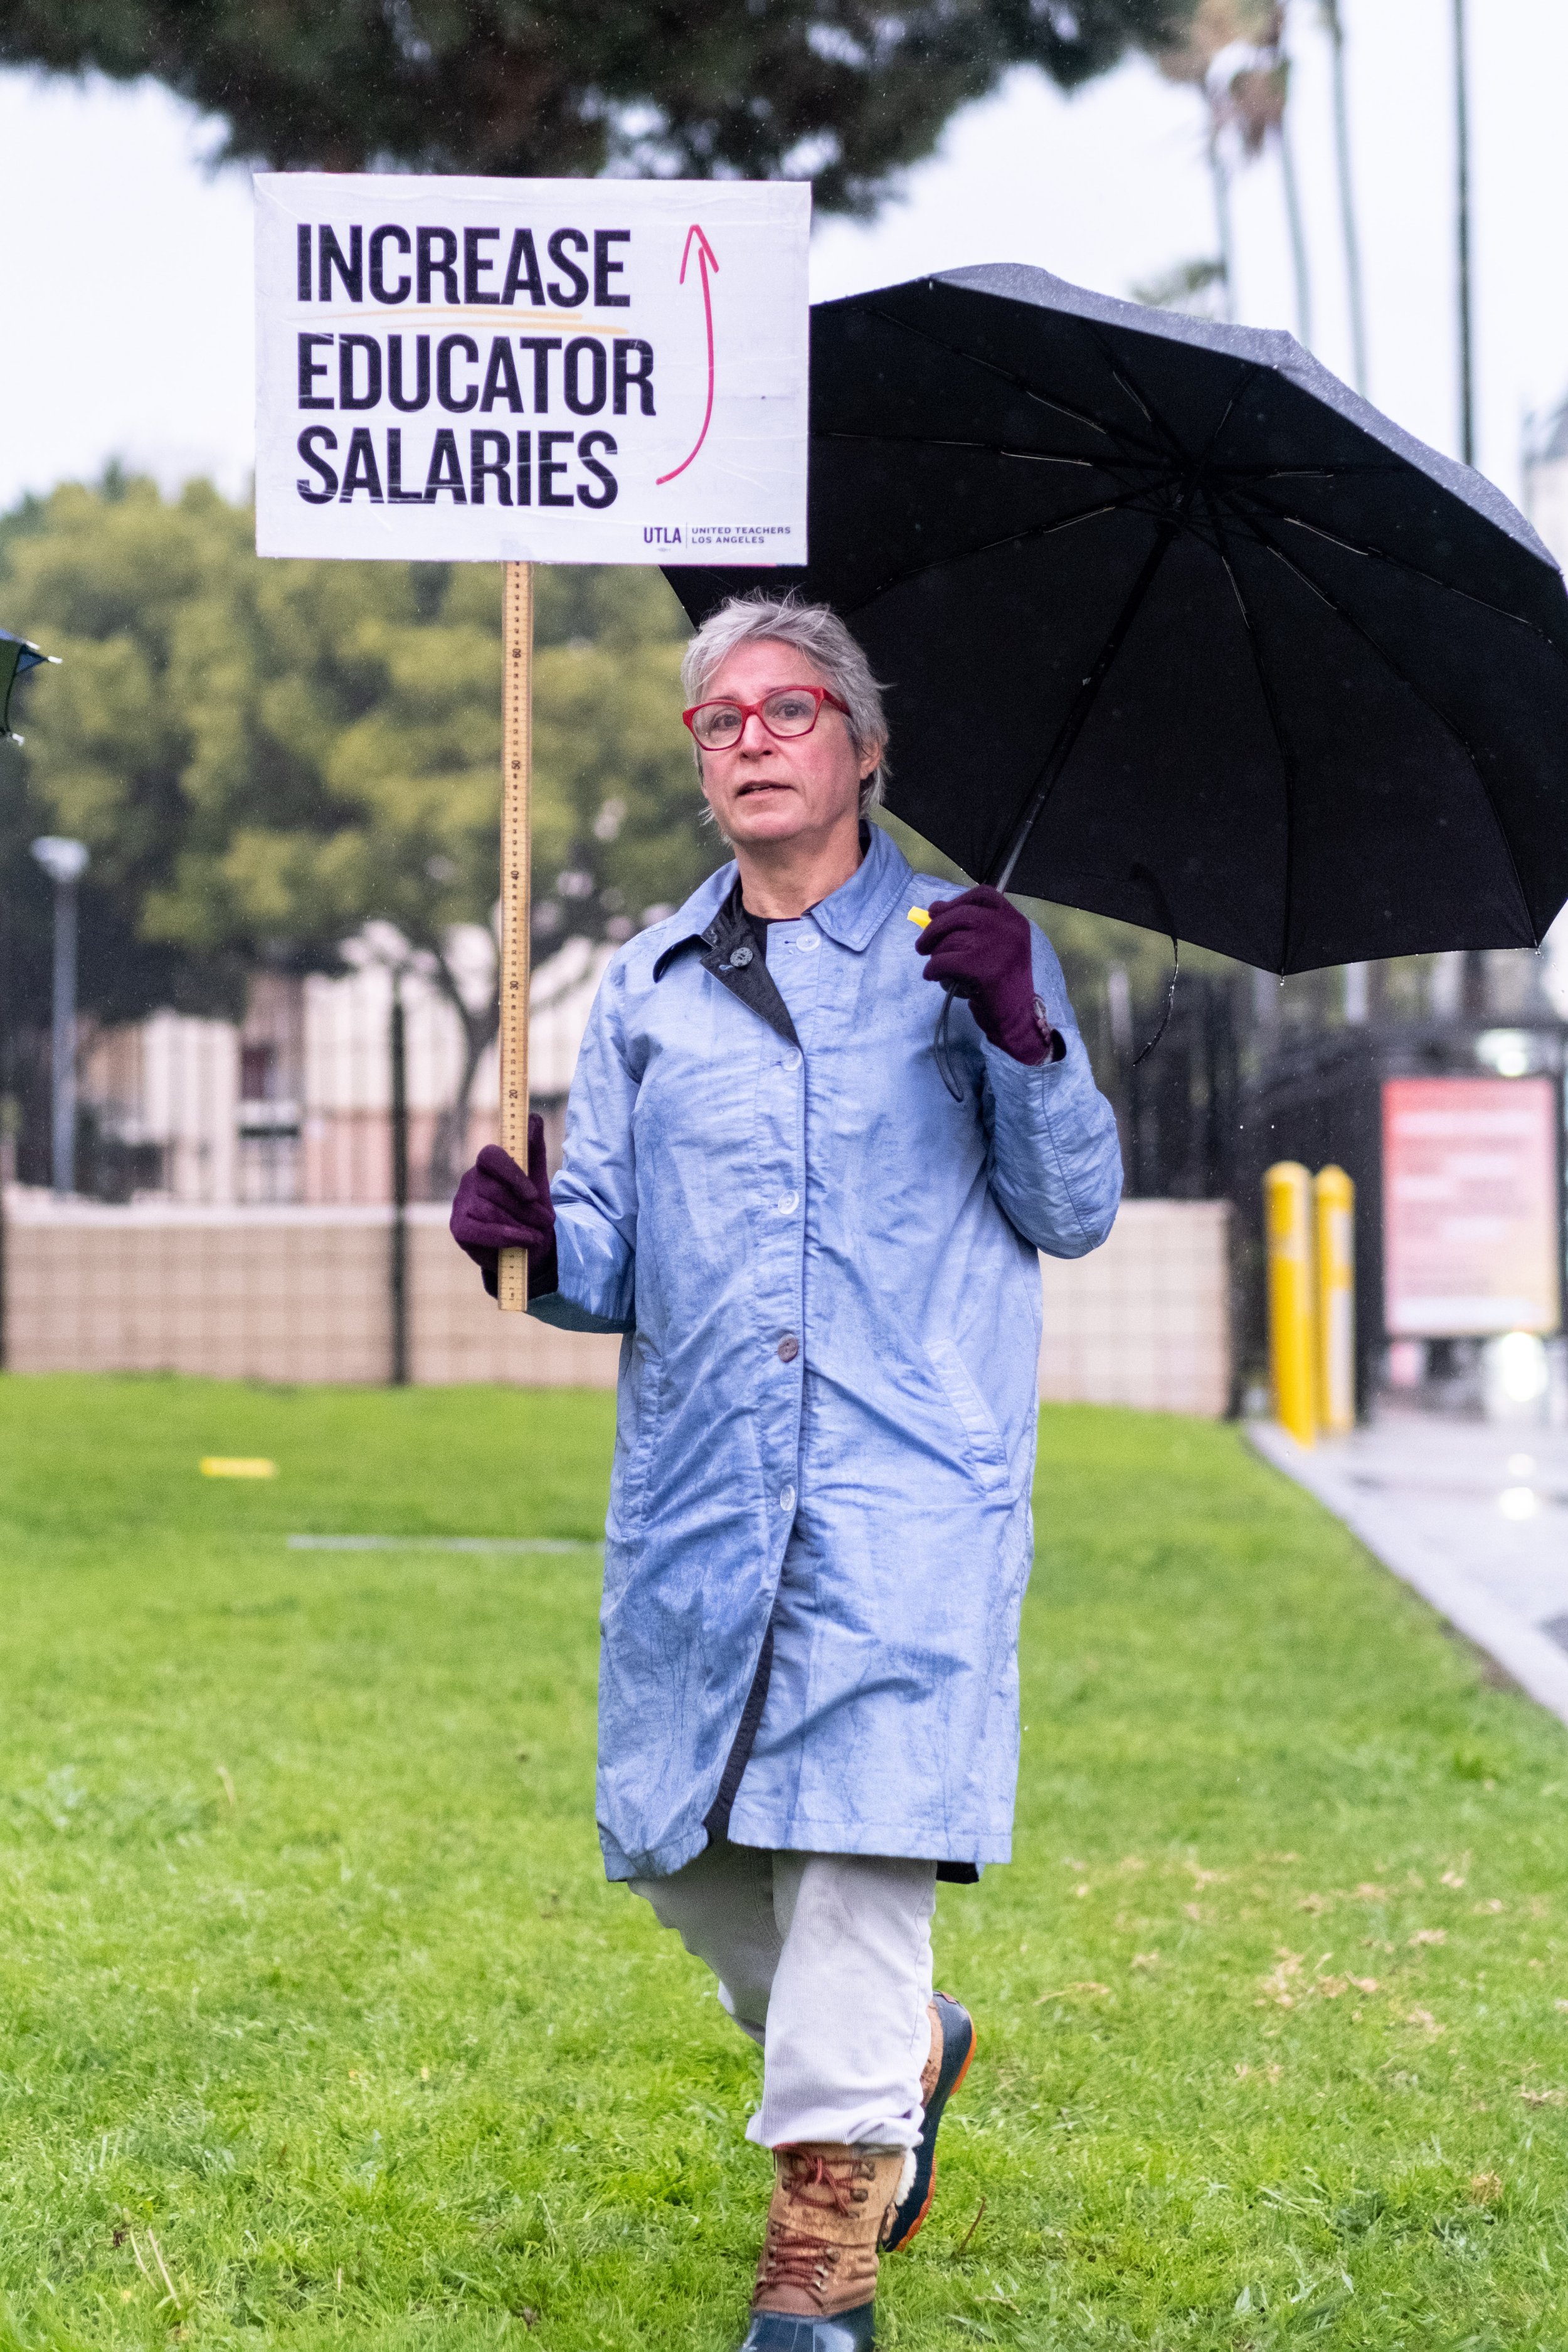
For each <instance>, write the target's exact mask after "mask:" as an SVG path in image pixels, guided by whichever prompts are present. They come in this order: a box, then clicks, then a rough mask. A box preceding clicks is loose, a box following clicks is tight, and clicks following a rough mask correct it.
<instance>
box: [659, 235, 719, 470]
mask: <svg viewBox="0 0 1568 2352" xmlns="http://www.w3.org/2000/svg"><path fill="white" fill-rule="evenodd" d="M693 237H695V238H696V240H697V267H698V268H699V269H700V271H701V272H702V315H703V318H704V319H705V320H706V321H707V325H708V405H707V407H706V408H705V409H704V410H703V412H702V430H701V432H700V434H699V435H698V436H697V440H696V443H695V445H694V446H693V448H692V450H691V455H690V457H683V458H682V459H681V461H680V463H679V466H677V467H673V468H672V470H671V471H670V472H669V473H668V474H660V476H659V477H658V483H656V484H655V488H658V484H659V483H663V482H673V481H674V479H675V477H676V475H677V474H684V473H685V471H686V468H687V467H688V466H689V465H690V463H691V459H692V457H696V455H697V452H698V450H699V449H700V448H701V446H702V444H703V443H704V441H706V440H707V438H708V427H709V425H710V424H711V423H712V421H713V296H712V292H711V289H710V287H709V284H708V268H709V264H710V263H711V264H712V266H713V268H715V269H717V268H718V267H719V257H718V255H717V254H716V253H715V252H714V250H713V248H712V247H711V246H710V244H709V242H708V239H707V238H706V236H704V235H703V233H702V230H701V228H700V226H699V225H698V223H697V222H696V221H693V222H692V224H691V226H690V227H689V229H688V230H687V232H686V250H685V252H684V253H683V254H682V255H681V257H680V283H681V284H682V285H683V286H684V285H685V283H686V265H687V263H688V262H689V260H690V258H691V240H692V238H693Z"/></svg>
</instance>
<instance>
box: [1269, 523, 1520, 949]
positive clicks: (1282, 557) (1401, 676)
mask: <svg viewBox="0 0 1568 2352" xmlns="http://www.w3.org/2000/svg"><path fill="white" fill-rule="evenodd" d="M1246 520H1247V529H1248V530H1249V531H1250V533H1251V535H1252V537H1253V538H1254V539H1255V540H1256V541H1257V542H1258V546H1259V547H1262V548H1266V549H1267V550H1268V553H1269V554H1270V555H1272V556H1273V558H1274V560H1275V562H1277V563H1282V564H1284V566H1285V568H1286V570H1287V571H1288V572H1292V573H1294V575H1295V577H1296V578H1297V579H1298V580H1299V581H1300V583H1301V584H1302V586H1303V587H1304V588H1307V589H1309V590H1310V593H1312V594H1313V595H1314V596H1316V597H1317V598H1318V599H1319V601H1320V602H1321V603H1322V604H1326V605H1327V606H1328V608H1329V610H1330V612H1331V613H1333V614H1336V615H1337V617H1338V618H1339V619H1340V620H1342V622H1343V623H1344V625H1345V626H1346V627H1347V628H1348V629H1352V630H1353V631H1354V633H1355V635H1357V636H1358V637H1359V638H1360V639H1361V641H1362V643H1363V645H1365V646H1370V647H1371V649H1372V651H1373V653H1374V654H1375V655H1376V656H1377V657H1378V659H1379V661H1381V662H1383V663H1384V664H1385V665H1386V667H1388V668H1389V670H1391V671H1392V673H1393V675H1394V677H1396V678H1397V679H1398V680H1399V682H1400V684H1401V685H1402V686H1404V687H1407V688H1409V690H1410V692H1411V693H1412V694H1413V695H1414V696H1415V699H1416V700H1417V702H1419V703H1420V704H1421V705H1422V706H1423V708H1424V709H1427V710H1429V711H1430V712H1431V714H1432V716H1433V718H1434V719H1436V721H1437V723H1438V725H1439V726H1440V727H1443V728H1445V729H1446V730H1447V732H1448V733H1449V734H1450V735H1451V736H1452V737H1453V739H1454V740H1455V742H1456V743H1457V744H1458V747H1459V749H1460V751H1463V753H1464V755H1465V757H1466V759H1467V760H1468V761H1469V763H1470V766H1471V768H1472V769H1473V771H1474V772H1475V778H1476V782H1477V783H1478V784H1479V786H1480V788H1481V792H1482V793H1483V794H1484V796H1485V799H1486V803H1487V807H1488V809H1489V811H1490V813H1491V820H1492V823H1493V824H1495V825H1496V827H1497V831H1498V839H1499V840H1500V842H1501V843H1502V845H1503V848H1504V850H1505V851H1506V852H1507V855H1508V864H1509V871H1510V874H1511V875H1512V876H1513V887H1514V888H1515V889H1516V890H1517V891H1518V893H1519V903H1520V906H1521V908H1522V909H1523V911H1524V919H1525V923H1526V925H1527V926H1528V928H1529V931H1530V940H1531V946H1532V947H1539V946H1540V945H1541V935H1540V933H1539V932H1538V931H1537V929H1536V928H1535V918H1534V916H1533V915H1532V914H1531V911H1530V900H1529V898H1527V896H1526V895H1525V888H1524V878H1523V877H1522V875H1521V873H1520V870H1519V860H1518V858H1517V857H1516V856H1514V849H1513V844H1512V842H1511V841H1510V839H1509V837H1508V828H1507V826H1506V825H1505V824H1503V821H1502V815H1501V813H1500V810H1499V808H1498V804H1497V802H1496V801H1495V800H1494V798H1493V797H1492V789H1491V786H1490V785H1489V783H1488V782H1487V780H1486V777H1485V775H1484V774H1483V773H1482V771H1481V763H1480V761H1479V760H1478V759H1477V757H1476V753H1475V749H1474V746H1473V745H1472V744H1471V743H1470V742H1469V741H1468V740H1467V739H1466V737H1465V734H1464V732H1463V730H1461V729H1460V727H1459V726H1458V723H1457V721H1455V720H1454V719H1450V718H1449V716H1448V714H1447V711H1446V710H1444V709H1441V708H1440V706H1439V705H1438V704H1437V703H1436V702H1434V701H1433V699H1432V697H1431V696H1430V695H1429V694H1428V693H1427V692H1426V688H1424V687H1421V686H1418V685H1417V684H1416V681H1415V678H1413V677H1411V675H1410V673H1409V671H1408V670H1406V669H1405V668H1404V667H1402V665H1401V664H1400V663H1399V662H1398V661H1396V660H1395V658H1394V656H1393V655H1392V654H1391V653H1390V652H1388V650H1387V648H1386V647H1385V646H1381V645H1379V643H1378V641H1377V639H1376V638H1375V637H1374V636H1373V634H1372V632H1371V630H1370V629H1369V628H1368V627H1367V626H1366V625H1365V623H1364V622H1363V621H1359V620H1358V619H1357V618H1356V616H1355V614H1353V613H1352V612H1348V611H1347V610H1346V608H1345V606H1344V605H1342V604H1341V603H1340V602H1339V600H1338V599H1337V597H1334V596H1331V594H1330V593H1329V591H1328V590H1327V589H1326V588H1324V587H1323V586H1322V585H1321V583H1319V582H1318V581H1316V580H1314V579H1313V577H1312V575H1311V573H1310V572H1308V571H1306V570H1305V569H1304V568H1303V566H1302V565H1301V564H1300V563H1298V562H1297V561H1296V559H1295V557H1294V556H1293V555H1289V554H1288V553H1287V552H1286V551H1285V549H1284V548H1282V547H1278V546H1276V544H1275V542H1274V541H1273V540H1272V539H1270V538H1269V536H1268V532H1267V531H1265V530H1262V529H1260V527H1259V526H1258V522H1257V521H1256V520H1255V519H1253V518H1251V517H1247V519H1246Z"/></svg>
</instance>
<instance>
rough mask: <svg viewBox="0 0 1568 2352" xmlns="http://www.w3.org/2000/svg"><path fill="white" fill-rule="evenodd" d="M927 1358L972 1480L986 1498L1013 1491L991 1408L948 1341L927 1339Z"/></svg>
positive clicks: (1004, 1449)
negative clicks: (954, 1419) (957, 1429)
mask: <svg viewBox="0 0 1568 2352" xmlns="http://www.w3.org/2000/svg"><path fill="white" fill-rule="evenodd" d="M925 1351H926V1358H927V1360H928V1362H929V1363H930V1364H931V1369H932V1370H933V1371H934V1372H935V1374H936V1376H937V1379H938V1380H939V1381H941V1382H942V1393H943V1395H944V1396H945V1397H946V1399H947V1401H948V1402H949V1404H950V1405H951V1406H952V1410H953V1412H955V1413H956V1414H957V1416H958V1420H959V1423H960V1424H961V1426H962V1428H963V1450H964V1455H965V1458H966V1460H967V1462H968V1464H969V1467H970V1469H971V1471H972V1472H973V1475H974V1477H975V1479H976V1480H977V1482H978V1483H979V1485H980V1486H983V1487H984V1490H985V1492H986V1493H987V1494H988V1495H1008V1494H1011V1492H1012V1490H1013V1483H1014V1481H1013V1468H1012V1465H1011V1464H1010V1463H1009V1461H1008V1459H1007V1449H1006V1447H1005V1445H1004V1444H1003V1443H1002V1433H1001V1431H1000V1430H999V1429H998V1428H997V1426H996V1423H995V1422H994V1419H993V1417H992V1412H991V1408H990V1406H989V1405H988V1404H987V1403H986V1402H985V1400H984V1397H983V1396H982V1395H981V1393H980V1391H979V1390H978V1389H977V1388H976V1387H975V1385H974V1382H973V1380H972V1379H971V1377H970V1372H969V1367H968V1365H967V1364H966V1363H965V1362H964V1360H963V1357H962V1356H961V1355H960V1354H959V1352H958V1349H956V1348H955V1347H954V1346H953V1344H952V1340H951V1339H928V1340H927V1341H926V1343H925Z"/></svg>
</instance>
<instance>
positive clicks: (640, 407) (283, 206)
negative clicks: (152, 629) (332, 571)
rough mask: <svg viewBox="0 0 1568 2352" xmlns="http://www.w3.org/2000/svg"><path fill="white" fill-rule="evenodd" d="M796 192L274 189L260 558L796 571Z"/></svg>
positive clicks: (805, 228)
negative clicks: (779, 566)
mask: <svg viewBox="0 0 1568 2352" xmlns="http://www.w3.org/2000/svg"><path fill="white" fill-rule="evenodd" d="M810 221H811V192H810V189H809V187H808V186H806V185H805V184H802V183H795V182H776V183H760V184H757V183H747V182H735V181H719V182H710V181H702V182H689V181H679V180H652V181H648V180H480V179H405V178H399V177H395V176H393V175H391V174H382V173H353V174H337V173H315V172H286V173H276V172H268V173H259V174H258V177H257V181H256V234H257V249H256V262H257V268H256V285H257V368H258V383H257V414H256V537H257V547H258V551H259V552H260V553H261V554H263V555H304V556H310V555H320V556H353V557H360V558H363V557H372V558H374V557H378V556H379V557H386V558H395V559H401V560H405V561H406V560H408V559H410V558H418V559H423V560H429V561H437V562H472V563H481V562H547V563H669V562H677V563H679V562H696V563H723V562H745V563H748V564H755V563H792V564H798V563H804V562H805V450H806V245H807V239H808V236H809V233H810Z"/></svg>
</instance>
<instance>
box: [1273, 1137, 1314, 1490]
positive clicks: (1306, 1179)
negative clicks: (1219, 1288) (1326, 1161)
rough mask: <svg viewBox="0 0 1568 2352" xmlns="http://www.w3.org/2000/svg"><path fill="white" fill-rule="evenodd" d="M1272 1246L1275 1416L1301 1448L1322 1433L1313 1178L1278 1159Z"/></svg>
mask: <svg viewBox="0 0 1568 2352" xmlns="http://www.w3.org/2000/svg"><path fill="white" fill-rule="evenodd" d="M1263 1212H1264V1215H1263V1223H1264V1233H1265V1235H1266V1238H1267V1242H1268V1375H1269V1385H1270V1387H1271V1389H1272V1391H1273V1395H1274V1418H1275V1420H1276V1421H1277V1422H1279V1424H1280V1426H1281V1428H1283V1429H1287V1430H1289V1433H1290V1435H1291V1436H1292V1437H1293V1438H1294V1439H1295V1440H1296V1442H1297V1444H1299V1445H1310V1444H1313V1443H1314V1442H1315V1440H1316V1438H1317V1434H1318V1423H1317V1410H1316V1404H1317V1385H1318V1383H1317V1349H1316V1348H1315V1347H1314V1345H1313V1328H1312V1327H1313V1323H1314V1320H1315V1316H1314V1312H1313V1310H1314V1307H1315V1305H1316V1301H1315V1299H1314V1297H1313V1295H1312V1293H1313V1283H1312V1180H1311V1178H1310V1176H1309V1175H1308V1173H1307V1171H1306V1170H1305V1169H1304V1168H1303V1167H1302V1166H1301V1164H1300V1161H1299V1160H1276V1162H1275V1164H1274V1166H1273V1167H1272V1168H1270V1169H1269V1170H1268V1171H1267V1173H1266V1174H1265V1176H1264V1179H1263Z"/></svg>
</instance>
